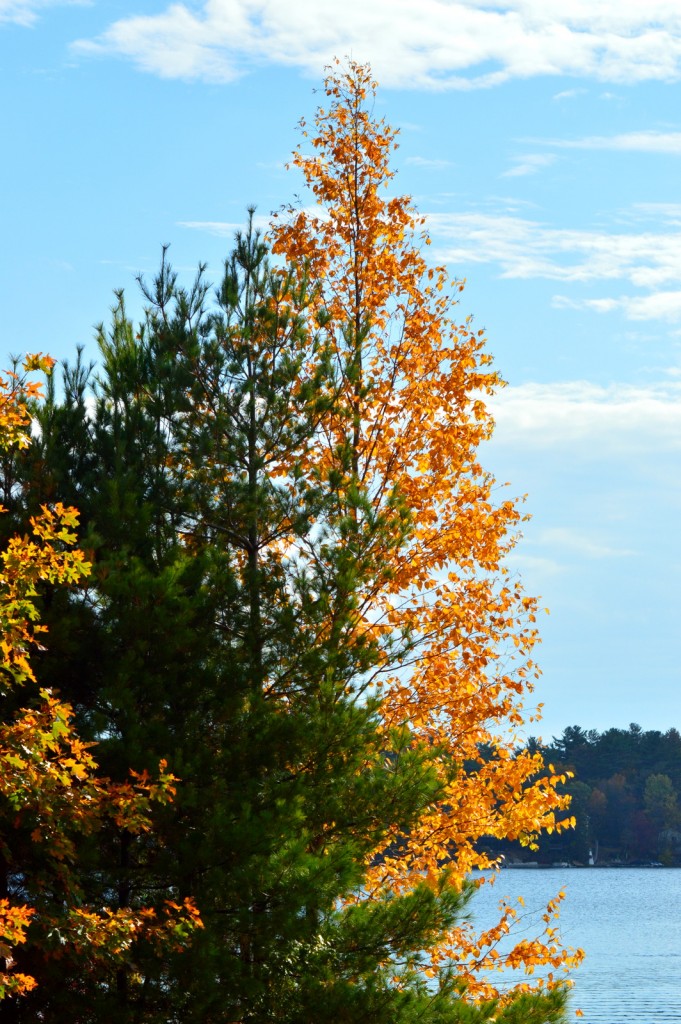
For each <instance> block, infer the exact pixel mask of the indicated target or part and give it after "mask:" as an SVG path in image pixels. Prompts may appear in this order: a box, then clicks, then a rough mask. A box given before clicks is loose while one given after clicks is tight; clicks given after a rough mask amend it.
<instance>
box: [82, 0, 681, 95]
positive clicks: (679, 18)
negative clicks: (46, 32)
mask: <svg viewBox="0 0 681 1024" xmlns="http://www.w3.org/2000/svg"><path fill="white" fill-rule="evenodd" d="M75 45H76V48H77V49H78V50H80V51H81V52H90V53H112V54H116V55H119V56H122V57H124V58H127V59H128V60H131V61H132V62H133V63H134V64H136V65H137V66H138V67H139V68H140V69H142V70H144V71H148V72H151V73H153V74H157V75H160V76H161V77H167V78H185V79H204V80H210V81H219V82H229V81H231V80H233V79H234V78H235V77H237V76H238V75H240V74H242V73H243V72H244V71H246V70H248V69H249V68H251V67H256V66H257V65H258V64H261V63H263V62H270V63H274V64H279V65H288V66H293V67H298V68H301V69H303V70H304V71H306V72H308V73H310V74H312V75H314V76H315V77H318V76H319V74H320V71H321V69H322V68H323V67H324V65H326V64H328V63H329V61H330V60H331V59H332V58H333V56H334V55H336V54H338V55H341V56H342V55H344V54H347V53H351V54H352V55H353V56H354V57H355V59H357V60H360V61H366V60H370V61H371V63H372V66H373V69H374V71H375V73H376V75H377V77H378V78H379V80H380V81H381V82H382V83H383V84H384V85H387V86H407V87H412V88H426V89H446V88H462V89H466V88H475V87H487V86H492V85H496V84H498V83H500V82H504V81H507V80H509V79H511V78H529V77H532V76H535V75H544V74H549V75H581V76H588V77H591V78H595V79H599V80H602V81H606V82H622V83H631V82H635V81H643V80H650V79H654V80H663V81H677V80H678V79H679V78H680V77H681V8H680V7H679V5H678V3H677V0H648V2H647V3H646V4H641V3H640V2H639V0H618V2H617V3H614V2H613V0H373V2H372V3H366V0H345V2H344V3H342V4H338V3H337V2H336V0H289V2H288V3H286V4H284V3H282V2H281V0H203V2H202V3H198V4H197V3H194V4H191V5H189V4H184V3H172V4H171V5H170V6H168V7H167V8H166V9H165V10H164V11H162V12H161V13H159V14H154V15H137V16H131V17H125V18H121V19H120V20H118V21H116V22H114V23H112V24H111V25H110V26H109V28H108V29H106V30H105V32H104V33H103V34H102V35H101V36H99V37H98V38H97V39H95V40H81V41H79V42H78V43H76V44H75Z"/></svg>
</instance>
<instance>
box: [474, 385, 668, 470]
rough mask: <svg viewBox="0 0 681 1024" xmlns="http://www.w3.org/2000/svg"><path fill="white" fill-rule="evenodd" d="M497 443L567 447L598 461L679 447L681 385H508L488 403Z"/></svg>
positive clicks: (524, 447)
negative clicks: (618, 455) (607, 457)
mask: <svg viewBox="0 0 681 1024" xmlns="http://www.w3.org/2000/svg"><path fill="white" fill-rule="evenodd" d="M489 406H490V410H491V412H492V414H493V416H494V418H495V421H496V430H495V434H494V440H493V442H492V443H493V444H495V445H512V446H514V447H519V448H521V449H522V450H529V449H535V450H536V449H543V450H548V449H554V450H556V449H561V450H566V449H569V450H570V451H571V452H573V454H576V453H579V454H580V455H581V456H583V457H587V458H590V459H595V460H598V459H600V458H602V457H604V456H606V455H607V456H612V455H613V454H620V455H624V456H625V457H627V458H630V457H631V456H632V454H633V453H635V452H639V453H641V452H651V451H653V452H659V451H661V450H663V449H665V450H675V451H678V450H679V449H681V383H679V382H676V381H673V380H672V381H665V382H664V383H658V384H651V385H648V386H636V385H631V384H611V385H609V386H607V387H604V386H601V385H598V384H592V383H590V382H589V381H564V382H559V383H550V384H537V383H528V384H520V385H518V386H516V387H507V388H504V389H503V390H502V391H500V392H499V393H498V394H497V395H495V396H494V398H493V399H492V400H491V401H490V403H489Z"/></svg>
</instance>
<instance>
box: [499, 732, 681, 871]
mask: <svg viewBox="0 0 681 1024" xmlns="http://www.w3.org/2000/svg"><path fill="white" fill-rule="evenodd" d="M524 750H525V751H539V752H541V754H542V756H543V759H544V763H545V764H546V765H547V766H548V765H553V767H554V768H555V770H556V771H557V772H565V771H570V772H572V773H573V777H572V778H571V779H570V780H569V782H567V783H566V784H565V787H564V788H565V790H566V791H567V792H568V793H570V795H571V797H572V804H571V807H570V812H569V813H570V814H571V815H572V816H573V817H574V818H575V820H576V826H575V828H574V829H572V830H571V831H569V832H561V833H553V834H551V835H544V836H542V837H541V838H540V839H539V840H538V843H537V845H536V848H535V849H533V850H528V848H527V847H523V846H521V844H520V843H517V842H514V843H511V842H504V843H499V844H497V846H496V849H497V852H501V853H504V854H505V855H506V856H507V857H508V858H511V859H518V860H533V859H534V860H538V861H539V862H540V863H552V862H556V861H569V862H576V863H581V864H588V863H589V862H590V860H593V861H594V862H595V864H596V865H598V864H608V863H610V864H612V863H619V862H621V863H625V864H636V863H650V862H661V863H662V864H665V865H672V864H681V734H680V733H679V732H678V731H677V730H676V729H668V730H667V731H666V732H664V733H662V732H659V731H657V730H649V731H644V730H643V729H642V728H641V726H640V725H637V724H635V723H632V724H631V725H630V726H629V728H628V729H615V728H613V729H607V730H606V731H605V732H598V731H597V730H595V729H589V730H585V729H583V728H581V727H580V726H578V725H571V726H568V727H567V728H566V729H564V731H563V734H562V736H560V737H558V738H557V737H554V738H553V740H552V742H551V743H550V744H542V743H539V742H538V741H536V740H535V739H530V741H529V742H528V744H527V746H526V747H525V748H524Z"/></svg>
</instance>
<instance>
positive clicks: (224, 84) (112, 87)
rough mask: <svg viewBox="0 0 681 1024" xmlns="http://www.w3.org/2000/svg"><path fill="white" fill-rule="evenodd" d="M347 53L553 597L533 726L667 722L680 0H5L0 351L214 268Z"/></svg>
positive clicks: (672, 642) (0, 63) (674, 608)
mask: <svg viewBox="0 0 681 1024" xmlns="http://www.w3.org/2000/svg"><path fill="white" fill-rule="evenodd" d="M347 54H351V55H352V56H353V57H354V58H355V59H356V60H360V61H370V62H371V64H372V67H373V70H374V72H375V74H376V77H377V78H378V80H379V82H380V83H381V90H380V93H379V98H378V102H377V113H378V114H379V115H381V116H384V117H386V118H387V120H388V121H389V122H391V123H392V124H394V125H395V126H396V127H398V128H399V129H400V131H401V135H400V149H399V151H398V152H397V154H396V157H395V166H396V167H397V168H398V169H399V175H398V178H397V187H398V188H399V189H400V190H401V191H403V192H407V193H410V194H411V195H412V196H413V197H414V201H415V203H416V205H417V207H418V208H419V209H420V211H421V212H423V213H424V214H426V215H427V217H428V227H429V230H430V232H431V235H432V238H433V246H432V255H433V256H434V258H435V259H436V260H438V261H441V260H444V261H446V262H447V263H448V265H449V267H450V268H451V272H452V275H453V276H457V277H465V278H466V279H467V287H466V290H465V293H464V295H463V297H462V301H461V313H462V315H465V314H469V313H472V314H474V316H475V322H476V324H477V325H478V326H480V327H485V328H486V330H487V333H488V337H489V345H490V350H491V351H492V352H493V354H494V356H495V359H496V363H497V366H498V368H499V369H500V370H501V372H502V374H503V375H504V377H505V378H506V380H507V381H508V387H507V388H506V389H505V390H504V391H503V392H502V393H501V394H500V395H499V396H498V398H497V399H496V400H495V402H494V406H493V409H494V413H495V416H496V419H497V431H496V436H495V438H494V440H493V441H492V442H491V444H490V445H489V446H488V450H487V451H486V452H485V453H484V456H483V458H484V461H485V463H486V465H488V466H489V468H490V469H492V470H493V471H494V473H495V474H496V475H497V477H498V478H499V480H500V481H509V482H510V484H511V490H512V493H516V494H525V493H527V495H528V497H527V502H526V509H527V511H528V512H530V513H531V514H532V520H531V521H530V522H529V523H528V524H526V526H525V528H524V537H523V539H522V541H521V543H520V544H519V545H518V547H517V549H516V551H515V552H514V554H513V556H512V564H513V566H514V567H515V568H517V569H518V570H519V571H520V572H521V573H522V576H523V579H524V581H525V585H526V589H527V590H528V591H529V592H530V593H537V594H541V595H542V601H543V603H545V604H546V605H547V606H548V607H549V608H550V609H551V614H550V616H548V617H545V618H544V620H543V622H542V633H543V637H544V642H543V645H542V648H541V649H540V661H541V664H542V667H543V670H544V675H543V678H542V680H541V682H540V684H539V687H538V690H537V694H536V696H537V699H538V700H539V701H542V702H543V704H544V721H543V723H542V724H541V725H540V726H532V727H531V730H530V731H532V732H535V733H536V732H540V733H541V735H542V736H544V737H545V738H550V737H551V736H552V735H555V734H559V733H560V732H562V730H563V728H564V727H565V726H567V725H570V724H575V723H576V724H580V725H582V726H584V727H588V728H597V729H604V728H607V727H609V726H611V725H616V726H621V727H626V726H628V724H629V723H630V722H634V721H635V722H638V723H640V724H641V725H642V726H643V727H644V728H646V729H652V728H658V729H662V730H664V729H667V728H669V727H670V726H676V727H678V728H681V685H680V683H681V668H680V658H679V654H678V651H677V648H676V644H677V638H678V634H679V619H680V618H681V598H680V596H679V595H680V587H679V579H680V578H681V542H680V540H679V518H680V517H679V512H680V510H681V480H680V479H679V456H680V454H681V182H680V179H679V170H680V169H681V113H680V112H679V109H680V106H679V99H680V95H681V93H680V90H681V5H679V4H678V0H648V2H647V3H645V4H642V3H640V0H561V2H557V0H372V2H371V3H367V2H366V0H344V2H343V3H342V4H340V3H337V2H335V0H287V2H286V3H284V2H283V0H194V2H192V3H185V4H183V3H173V4H168V3H167V2H166V0H118V2H117V3H114V2H112V0H101V2H93V3H87V2H82V3H79V2H74V3H69V2H66V0H64V2H58V0H54V2H50V0H0V111H2V113H1V114H0V118H1V123H2V136H1V137H2V140H3V159H2V162H1V164H0V197H1V198H0V238H1V240H2V273H0V309H1V310H2V335H3V337H2V340H1V341H0V344H1V346H2V351H3V352H5V353H6V356H7V355H9V353H21V352H23V351H26V350H30V351H33V350H36V349H40V350H43V351H49V352H50V353H51V354H52V355H54V356H56V357H57V358H69V357H71V356H72V355H73V353H74V351H75V346H76V345H77V344H85V345H86V346H88V349H89V351H90V352H91V353H92V355H94V350H93V345H92V335H93V325H94V324H95V323H97V322H99V321H101V320H106V318H107V314H108V309H109V307H110V305H111V303H112V299H113V296H112V292H113V289H114V288H119V287H125V288H126V293H127V294H128V296H129V305H130V309H131V310H135V309H136V308H139V301H138V297H137V292H136V286H135V283H134V276H135V274H137V273H138V272H140V271H141V272H143V273H151V272H153V270H154V269H155V267H156V265H157V262H158V258H159V253H160V247H161V245H162V244H163V243H170V245H171V249H170V255H171V259H172V261H173V263H174V265H175V267H176V268H177V269H178V270H180V271H181V272H183V273H186V274H187V275H189V274H191V273H192V272H193V270H194V268H195V267H196V264H197V263H198V262H199V261H206V262H208V264H209V273H211V274H212V275H213V277H214V278H215V279H217V278H218V276H219V273H220V266H221V262H222V260H223V258H224V256H225V255H226V253H227V251H228V249H229V246H230V242H231V238H232V235H233V231H234V228H235V227H236V226H238V225H239V224H240V223H241V222H242V221H243V218H244V211H245V209H246V207H247V205H249V204H250V203H255V204H257V207H258V213H259V214H260V215H262V216H263V217H267V215H268V214H269V213H270V212H271V211H273V210H275V209H277V208H278V207H279V206H280V205H281V204H282V203H284V202H286V201H288V200H290V199H291V197H292V195H293V193H294V192H296V191H297V190H298V189H299V187H300V183H299V181H298V180H297V179H296V178H295V176H294V175H293V174H292V173H290V172H287V171H286V170H285V167H284V165H285V163H286V160H287V157H288V155H289V153H290V151H291V149H292V148H293V146H294V145H295V144H296V143H297V141H298V140H297V135H296V132H295V125H296V123H297V121H298V119H299V118H300V117H301V116H303V115H304V116H307V117H309V116H310V115H311V114H312V113H313V111H314V108H315V105H316V102H317V101H318V99H319V97H318V96H317V97H315V95H314V94H313V89H314V88H318V87H319V86H320V85H321V82H322V79H323V74H324V67H325V65H326V64H328V63H329V61H330V60H331V59H332V58H333V56H335V55H338V56H341V57H342V56H344V55H347ZM6 361H7V360H6V359H5V363H6Z"/></svg>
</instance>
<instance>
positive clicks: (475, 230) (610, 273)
mask: <svg viewBox="0 0 681 1024" xmlns="http://www.w3.org/2000/svg"><path fill="white" fill-rule="evenodd" d="M667 212H669V211H668V210H667ZM428 226H429V229H430V231H431V233H432V235H433V239H434V240H435V241H436V242H437V252H436V253H435V256H436V258H437V259H438V261H440V262H445V263H449V264H451V265H452V266H453V267H454V268H455V270H457V269H458V268H460V267H462V266H467V265H470V264H472V263H497V264H498V265H499V267H500V269H501V276H502V277H505V278H515V279H532V278H544V279H546V280H553V281H562V282H565V283H569V284H589V285H593V284H594V283H596V282H599V281H608V282H616V281H620V282H624V283H626V284H628V285H633V286H635V287H636V288H643V289H646V290H647V291H648V292H650V294H647V295H646V294H644V295H639V296H635V295H634V296H632V295H625V296H623V297H621V298H613V297H597V298H589V299H581V298H576V299H575V298H571V297H568V296H563V295H559V296H556V297H555V298H554V305H555V306H557V307H566V306H572V307H574V308H592V309H594V310H595V311H596V312H600V313H605V312H612V311H614V310H618V309H619V310H621V311H622V312H623V313H624V314H625V316H627V317H628V318H629V319H632V320H645V319H656V318H662V319H665V320H674V319H677V318H681V297H680V293H679V288H681V231H678V230H671V231H664V230H662V231H661V230H659V229H658V230H657V231H629V232H627V231H618V232H608V231H590V230H580V229H578V228H553V227H549V226H547V225H545V224H542V223H540V222H538V221H533V220H529V219H527V218H522V217H514V216H510V215H504V214H501V215H498V214H497V215H495V214H491V213H481V212H474V213H433V214H430V215H429V216H428Z"/></svg>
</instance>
